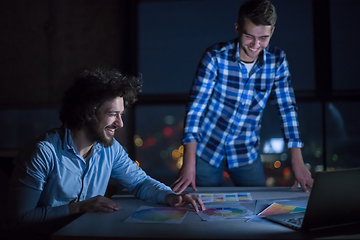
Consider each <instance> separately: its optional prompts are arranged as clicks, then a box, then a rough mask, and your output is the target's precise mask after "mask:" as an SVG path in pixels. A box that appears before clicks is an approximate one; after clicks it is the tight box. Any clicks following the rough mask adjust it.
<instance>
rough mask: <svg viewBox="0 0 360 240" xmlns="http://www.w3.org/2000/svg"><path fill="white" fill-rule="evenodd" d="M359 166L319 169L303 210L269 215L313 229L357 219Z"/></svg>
mask: <svg viewBox="0 0 360 240" xmlns="http://www.w3.org/2000/svg"><path fill="white" fill-rule="evenodd" d="M359 189H360V168H357V169H347V170H337V171H326V172H318V173H316V174H315V177H314V184H313V187H312V189H311V192H310V196H309V201H308V204H307V207H306V211H305V212H295V213H284V214H276V215H269V216H266V217H265V218H266V219H268V220H271V221H273V222H277V223H280V224H283V225H285V226H288V227H291V228H295V229H301V230H312V229H321V228H329V227H336V226H341V225H348V224H353V223H357V222H360V192H359Z"/></svg>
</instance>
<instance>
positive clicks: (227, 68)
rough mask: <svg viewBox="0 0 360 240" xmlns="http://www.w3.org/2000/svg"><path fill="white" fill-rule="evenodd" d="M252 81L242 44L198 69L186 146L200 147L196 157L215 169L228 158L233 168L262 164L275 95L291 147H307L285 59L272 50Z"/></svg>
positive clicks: (218, 49) (210, 52) (214, 52)
mask: <svg viewBox="0 0 360 240" xmlns="http://www.w3.org/2000/svg"><path fill="white" fill-rule="evenodd" d="M248 76H249V75H248V72H247V69H246V67H245V65H244V64H243V63H241V61H240V56H239V43H238V40H237V39H235V40H232V41H229V42H226V43H220V44H216V45H213V46H212V47H210V48H209V49H207V51H206V52H205V54H204V55H203V58H202V60H201V62H200V64H199V67H198V69H197V73H196V78H195V80H194V83H193V86H192V89H191V92H190V102H189V105H188V106H187V116H186V122H185V128H184V139H183V144H186V143H189V142H195V141H196V142H198V144H197V155H198V156H201V157H202V158H203V159H204V160H206V161H209V163H210V164H211V165H214V166H216V167H218V166H219V165H220V163H221V161H222V160H223V159H224V157H226V158H227V161H228V164H229V168H233V167H239V166H244V165H246V164H250V163H252V162H253V161H254V160H255V159H256V158H257V156H258V154H259V145H260V144H259V143H260V136H259V135H260V128H261V116H262V113H263V110H264V108H265V105H266V102H267V100H268V98H269V96H270V94H271V92H272V91H273V92H274V93H275V94H274V97H275V98H276V102H277V105H278V109H279V114H280V116H281V120H282V123H283V132H284V139H285V143H286V145H287V147H288V148H293V147H299V148H301V147H302V146H303V143H302V141H301V140H300V133H299V127H298V121H297V106H296V102H295V96H294V91H293V88H292V86H291V76H290V72H289V68H288V63H287V61H286V56H285V53H284V52H283V51H282V50H281V49H279V48H276V47H272V46H268V47H267V48H266V49H265V50H264V51H263V52H261V53H260V55H259V58H258V61H257V63H256V64H255V65H254V67H253V70H252V71H251V72H250V77H248Z"/></svg>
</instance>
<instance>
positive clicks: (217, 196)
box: [193, 193, 252, 203]
mask: <svg viewBox="0 0 360 240" xmlns="http://www.w3.org/2000/svg"><path fill="white" fill-rule="evenodd" d="M193 194H194V195H197V196H199V197H200V198H201V200H202V201H203V202H204V203H208V202H248V201H250V200H252V198H251V194H250V193H193Z"/></svg>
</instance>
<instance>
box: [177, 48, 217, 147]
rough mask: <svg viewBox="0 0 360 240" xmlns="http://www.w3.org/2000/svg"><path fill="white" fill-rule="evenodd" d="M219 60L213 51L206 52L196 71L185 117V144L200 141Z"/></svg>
mask: <svg viewBox="0 0 360 240" xmlns="http://www.w3.org/2000/svg"><path fill="white" fill-rule="evenodd" d="M217 67H218V64H217V61H216V58H215V57H214V56H213V54H212V52H211V51H207V52H205V54H204V55H203V57H202V60H201V61H200V63H199V66H198V69H197V71H196V76H195V79H194V82H193V85H192V88H191V91H190V99H189V103H188V106H187V109H186V110H187V114H186V119H185V128H184V138H183V144H186V143H189V142H200V139H201V136H200V135H199V130H200V123H201V122H202V118H203V115H204V112H205V110H206V108H207V105H208V102H209V99H210V97H211V94H212V92H213V88H214V86H215V79H216V77H217Z"/></svg>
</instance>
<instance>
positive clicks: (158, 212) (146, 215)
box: [124, 206, 188, 223]
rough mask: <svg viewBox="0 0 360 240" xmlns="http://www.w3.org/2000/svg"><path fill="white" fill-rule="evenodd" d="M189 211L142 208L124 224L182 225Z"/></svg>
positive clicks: (170, 208) (166, 208) (182, 209)
mask: <svg viewBox="0 0 360 240" xmlns="http://www.w3.org/2000/svg"><path fill="white" fill-rule="evenodd" d="M187 211H188V209H186V208H172V207H148V206H141V207H139V208H138V210H136V212H134V213H133V214H132V215H131V216H130V217H128V218H127V219H126V220H125V221H124V222H137V223H181V222H182V220H183V219H184V217H185V215H186V213H187Z"/></svg>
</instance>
